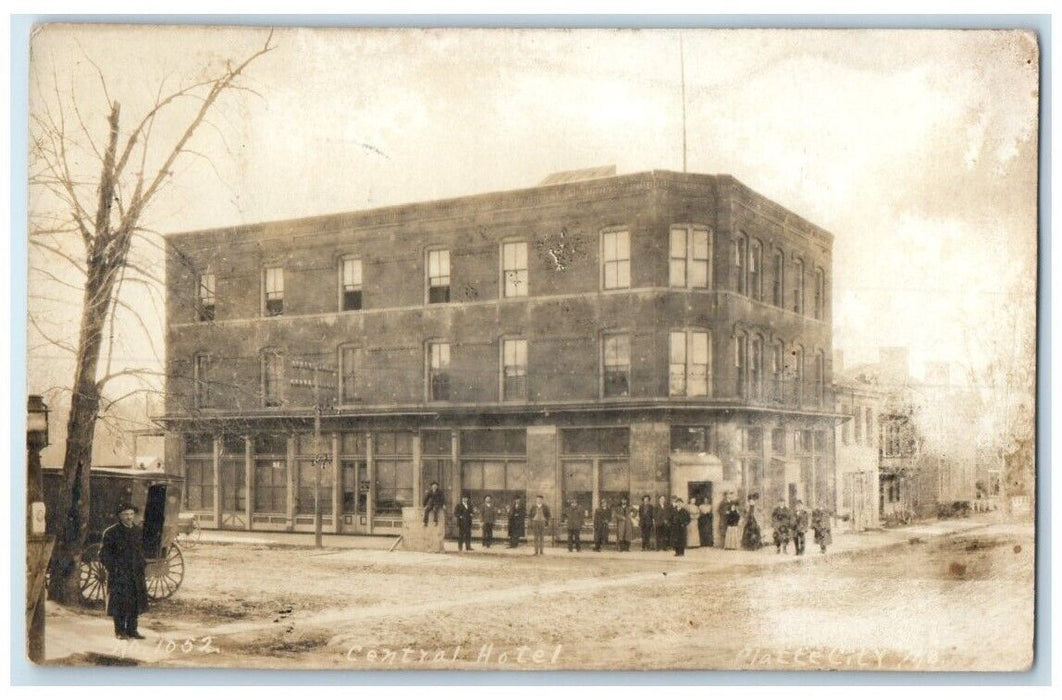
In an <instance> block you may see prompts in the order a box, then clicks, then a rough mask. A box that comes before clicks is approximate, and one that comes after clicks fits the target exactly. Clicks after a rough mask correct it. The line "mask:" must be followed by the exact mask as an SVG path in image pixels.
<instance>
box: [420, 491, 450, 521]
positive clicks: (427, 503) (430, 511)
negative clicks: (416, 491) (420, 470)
mask: <svg viewBox="0 0 1062 700" xmlns="http://www.w3.org/2000/svg"><path fill="white" fill-rule="evenodd" d="M445 506H446V497H445V496H443V492H442V491H441V490H440V489H439V482H438V481H433V482H431V486H429V487H428V492H427V493H426V494H424V527H428V516H429V515H431V516H432V517H433V518H434V521H433V522H434V523H435V524H436V525H438V524H439V513H441V512H442V510H443V508H444V507H445Z"/></svg>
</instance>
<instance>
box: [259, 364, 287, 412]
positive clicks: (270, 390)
mask: <svg viewBox="0 0 1062 700" xmlns="http://www.w3.org/2000/svg"><path fill="white" fill-rule="evenodd" d="M261 375H262V376H261V381H262V384H261V385H262V404H263V405H265V406H279V405H280V404H281V401H282V394H283V387H284V356H283V355H281V354H280V353H279V352H277V351H276V350H263V351H262V355H261Z"/></svg>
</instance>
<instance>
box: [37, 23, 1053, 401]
mask: <svg viewBox="0 0 1062 700" xmlns="http://www.w3.org/2000/svg"><path fill="white" fill-rule="evenodd" d="M264 39H265V32H264V31H263V30H258V29H233V28H228V29H218V30H204V29H201V28H174V29H165V30H160V29H155V28H145V27H122V28H108V27H91V28H86V27H62V26H56V27H49V28H46V29H44V30H43V31H40V32H39V33H38V34H37V36H36V37H35V39H34V42H33V47H32V51H33V53H32V62H33V65H32V71H33V75H32V76H31V91H33V90H34V88H33V87H32V85H34V84H36V85H38V86H43V87H44V88H45V91H44V92H40V93H38V92H34V93H33V94H32V95H31V108H34V107H35V106H36V107H38V108H39V107H40V105H41V104H43V102H42V100H45V99H47V100H54V99H55V97H54V94H51V93H50V92H49V91H51V90H52V84H53V81H57V82H58V84H59V86H60V92H61V93H63V94H66V93H68V92H69V91H70V88H71V87H72V88H73V89H74V90H75V91H76V94H77V99H78V102H79V104H80V105H81V109H82V114H83V116H84V118H85V120H86V122H87V124H88V125H89V128H90V131H91V130H95V133H96V134H98V140H100V141H102V138H103V126H104V125H105V122H104V116H105V106H104V102H103V101H102V89H101V87H100V81H99V78H98V76H97V75H96V74H95V71H94V69H93V68H92V66H91V65H90V64H89V60H91V61H92V62H94V63H95V64H97V65H98V66H99V67H100V69H101V70H102V72H103V73H104V75H105V76H106V77H107V88H108V91H109V93H110V94H111V96H112V98H114V99H118V100H120V101H121V103H122V111H123V117H126V118H128V119H132V117H133V116H134V115H137V114H141V113H143V111H144V110H145V109H146V107H147V105H148V103H149V102H150V100H151V99H152V98H153V96H154V93H155V90H156V89H157V88H158V85H159V83H160V81H162V80H163V79H165V80H167V83H166V85H167V87H175V86H176V85H177V84H178V83H179V82H181V81H182V80H184V81H187V80H189V79H194V78H195V77H196V76H201V75H202V74H203V69H204V66H208V65H214V66H217V65H218V64H219V62H220V61H223V60H225V59H229V58H233V59H235V58H239V57H242V56H245V55H247V54H249V53H250V52H252V51H253V50H254V49H255V48H257V46H258V45H259V44H261V42H263V41H264ZM274 39H275V43H276V50H275V51H274V52H272V53H271V54H269V55H267V56H266V57H264V58H263V59H262V60H261V61H260V62H259V63H257V64H255V65H254V66H252V68H251V69H250V72H249V81H248V85H250V86H251V87H253V88H254V90H255V91H256V93H257V94H253V93H250V92H244V93H240V94H237V95H233V96H231V97H230V98H228V99H227V100H226V101H225V102H224V103H222V104H221V105H219V107H220V109H219V110H218V112H217V113H216V114H215V116H214V117H213V118H212V123H211V125H210V126H209V127H208V128H207V129H205V130H204V131H203V132H202V133H201V134H200V136H199V137H198V138H197V141H196V143H195V146H194V147H195V149H196V150H197V151H198V152H200V153H202V154H203V155H204V156H207V158H208V159H209V160H208V159H207V158H200V157H194V156H193V157H190V158H187V159H186V160H184V161H183V162H182V163H179V164H178V167H177V169H176V173H175V178H174V182H173V185H172V186H171V187H170V188H169V189H168V190H167V191H166V192H165V194H164V196H163V197H162V198H161V199H159V200H158V202H157V206H156V207H155V208H153V209H152V210H151V211H149V212H148V216H147V218H148V221H149V223H150V224H151V225H152V226H153V227H155V228H157V229H159V230H161V231H180V230H189V229H196V228H207V227H216V226H223V225H226V224H239V223H249V222H256V221H263V220H270V219H281V218H294V217H302V216H308V215H314V214H323V213H328V212H336V211H345V210H352V209H364V208H368V207H374V206H382V205H388V204H397V203H402V202H415V201H422V200H430V199H436V198H440V197H451V196H460V195H466V194H475V193H479V192H486V191H494V190H505V189H512V188H519V187H528V186H533V185H535V184H536V183H537V182H538V181H540V180H541V179H542V178H543V177H544V176H546V175H547V174H549V173H551V172H554V171H558V170H570V169H575V168H584V167H590V166H596V165H606V164H615V165H616V167H617V169H618V171H619V172H620V173H633V172H640V171H645V170H650V169H671V170H681V168H682V150H681V145H682V119H681V114H682V101H681V84H680V37H679V34H678V33H677V32H675V31H670V30H641V31H629V30H602V31H596V30H595V31H584V30H579V31H576V30H556V31H513V30H429V31H423V30H363V31H347V30H280V31H278V32H277V34H276V36H275V38H274ZM681 43H682V47H683V50H684V56H685V69H686V95H687V98H686V100H687V120H688V121H687V124H688V126H687V129H688V144H689V145H688V169H689V170H690V171H691V172H702V173H729V174H731V175H734V176H735V177H737V178H738V179H739V180H741V181H742V182H744V183H745V184H747V185H748V186H750V187H751V188H753V189H755V190H757V191H758V192H760V193H762V194H763V195H765V196H767V197H769V198H771V199H774V200H775V201H777V202H779V203H780V204H782V205H783V206H785V207H787V208H789V209H792V210H793V211H795V212H796V213H798V214H800V215H802V216H804V217H806V218H808V219H810V220H811V221H813V222H815V223H817V224H819V225H821V226H823V227H824V228H826V229H827V230H829V231H831V232H832V233H833V234H834V235H835V242H834V271H833V272H834V299H833V303H834V322H835V328H834V330H835V336H834V345H835V347H836V348H839V349H842V350H844V351H845V352H846V360H847V361H848V363H852V362H859V361H870V360H874V359H876V353H877V348H878V347H879V346H883V345H905V346H909V347H910V348H911V352H912V361H913V364H914V367H915V369H916V371H917V370H919V369H920V368H921V366H922V364H923V363H924V362H926V361H935V360H955V359H959V358H961V357H963V356H964V355H965V354H966V349H967V347H968V345H969V342H970V337H971V329H972V330H973V331H974V332H973V333H972V335H973V336H975V337H976V336H979V335H985V334H987V335H988V336H990V338H991V341H992V342H996V341H999V340H1000V336H999V335H998V333H997V331H999V329H1000V328H1002V329H1003V331H1005V333H1006V334H1013V333H1015V331H1014V329H1013V328H1012V326H1013V325H1014V323H1015V322H1014V321H1013V320H1012V319H1011V318H1010V317H1011V316H1014V318H1016V319H1017V321H1016V322H1017V323H1018V324H1019V325H1023V326H1026V327H1030V325H1031V324H1032V323H1033V318H1034V316H1033V314H1034V310H1035V299H1034V297H1033V293H1034V290H1035V260H1036V247H1035V246H1036V167H1037V166H1036V148H1037V143H1036V138H1037V121H1036V118H1037V106H1038V92H1037V90H1038V87H1037V64H1038V60H1039V56H1038V53H1037V48H1036V44H1035V40H1034V39H1033V38H1032V37H1031V36H1029V35H1025V34H1019V33H990V32H977V31H951V32H939V31H938V32H930V31H908V32H889V31H803V30H799V31H798V30H775V31H772V30H706V31H697V30H683V31H682V35H681ZM168 135H169V134H168V133H167V131H166V125H160V127H159V130H158V132H157V133H156V134H155V136H154V138H155V139H156V140H157V142H158V143H160V144H161V143H162V141H163V139H164V138H165V137H166V136H168ZM82 162H83V163H91V159H90V158H88V157H87V155H86V157H85V158H84V159H83V160H82ZM32 205H33V207H34V208H37V209H40V208H41V207H43V206H44V203H42V202H40V201H36V202H33V203H32ZM30 284H31V287H32V286H34V285H40V286H43V281H42V280H41V279H40V278H39V277H35V276H34V275H33V274H31V275H30ZM30 301H31V308H32V307H33V304H34V303H37V304H42V303H44V302H41V301H40V300H38V301H37V302H35V301H34V299H31V300H30ZM39 308H40V307H39ZM1004 312H1005V313H1004ZM49 313H51V310H50V311H49ZM1004 316H1006V318H1007V319H1008V320H1007V322H1006V323H1000V319H1001V318H1002V317H1004ZM54 318H55V319H56V320H58V321H59V322H60V323H63V324H65V325H67V326H68V325H69V323H67V322H66V321H65V320H64V319H63V317H62V315H61V314H54ZM159 324H160V325H159V326H158V327H159V328H160V329H161V322H159ZM997 326H998V328H997ZM1003 331H1000V332H1003ZM129 335H130V337H133V335H134V333H133V332H132V331H130V334H129ZM34 346H35V343H34V341H33V337H32V334H31V341H30V347H31V349H32V348H33V347H34ZM138 349H139V350H142V342H140V341H136V342H133V343H131V347H126V348H124V349H118V350H117V352H118V353H119V354H121V355H124V356H129V357H132V356H136V357H140V356H143V355H144V353H143V352H138ZM160 350H161V349H160ZM1026 350H1027V351H1031V349H1026ZM42 356H48V355H47V353H45V354H44V355H42ZM1030 359H1031V358H1030ZM47 364H48V365H49V367H52V368H54V367H56V366H57V365H55V364H54V363H47ZM41 371H43V370H42V369H41V364H40V363H37V365H35V363H34V361H33V360H32V359H31V361H30V386H31V389H32V388H33V382H34V379H35V372H36V373H38V376H37V377H36V378H37V379H38V381H43V380H42V379H41V378H40V376H39V372H41Z"/></svg>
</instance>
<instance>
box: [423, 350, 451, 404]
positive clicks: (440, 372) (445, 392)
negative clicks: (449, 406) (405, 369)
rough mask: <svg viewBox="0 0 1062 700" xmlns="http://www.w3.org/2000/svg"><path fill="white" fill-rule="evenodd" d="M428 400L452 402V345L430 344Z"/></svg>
mask: <svg viewBox="0 0 1062 700" xmlns="http://www.w3.org/2000/svg"><path fill="white" fill-rule="evenodd" d="M428 392H429V393H428V400H429V401H449V400H450V344H449V343H428Z"/></svg>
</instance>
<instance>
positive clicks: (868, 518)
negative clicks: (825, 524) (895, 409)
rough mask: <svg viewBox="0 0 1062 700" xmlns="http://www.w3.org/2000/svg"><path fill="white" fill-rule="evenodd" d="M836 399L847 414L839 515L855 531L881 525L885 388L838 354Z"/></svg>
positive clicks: (839, 431) (840, 453) (840, 454)
mask: <svg viewBox="0 0 1062 700" xmlns="http://www.w3.org/2000/svg"><path fill="white" fill-rule="evenodd" d="M833 370H834V384H833V390H834V401H835V403H836V410H837V413H839V414H841V415H844V416H847V420H843V421H842V422H841V423H840V424H839V425H838V426H837V428H836V436H835V444H836V445H837V451H836V455H835V457H836V469H837V478H836V488H837V496H836V503H837V510H836V515H837V516H838V517H839V518H841V519H842V520H845V521H846V522H847V523H848V527H849V528H851V529H852V530H854V531H857V532H858V531H861V530H865V529H867V528H872V527H877V526H878V524H879V522H880V517H881V516H880V512H881V505H882V501H881V478H880V474H879V471H878V465H879V459H880V455H879V444H878V441H879V437H880V436H879V432H880V430H879V424H878V420H879V418H880V416H881V412H882V406H883V403H884V401H883V396H882V392H881V388H880V387H879V386H877V385H876V384H874V383H872V382H870V381H867V379H866V378H865V377H862V376H849V375H848V374H847V373H845V372H844V371H843V363H842V362H841V360H840V353H839V352H838V353H835V354H834V363H833Z"/></svg>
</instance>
